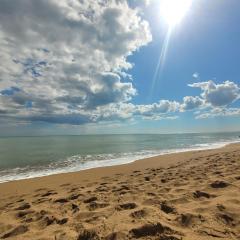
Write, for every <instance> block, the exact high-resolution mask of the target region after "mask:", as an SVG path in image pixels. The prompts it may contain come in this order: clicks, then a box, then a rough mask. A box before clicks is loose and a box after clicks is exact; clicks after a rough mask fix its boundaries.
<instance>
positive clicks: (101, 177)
mask: <svg viewBox="0 0 240 240" xmlns="http://www.w3.org/2000/svg"><path fill="white" fill-rule="evenodd" d="M0 193H1V195H0V239H18V240H21V239H31V240H35V239H37V240H47V239H52V240H90V239H92V240H98V239H106V240H118V239H148V240H150V239H159V240H177V239H186V240H192V239H196V240H211V239H229V240H230V239H240V145H239V144H234V145H229V146H227V147H224V148H221V149H216V150H207V151H195V152H187V153H178V154H170V155H165V156H159V157H155V158H150V159H145V160H140V161H137V162H134V163H132V164H126V165H121V166H115V167H106V168H99V169H92V170H87V171H81V172H78V173H69V174H59V175H54V176H49V177H43V178H36V179H30V180H22V181H14V182H10V183H3V184H0Z"/></svg>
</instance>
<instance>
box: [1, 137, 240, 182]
mask: <svg viewBox="0 0 240 240" xmlns="http://www.w3.org/2000/svg"><path fill="white" fill-rule="evenodd" d="M239 142H240V141H239V140H231V141H221V142H214V143H197V144H194V145H192V146H185V147H182V148H170V149H163V150H142V151H138V152H125V153H109V154H93V155H92V154H89V155H81V154H79V155H74V156H69V157H67V158H66V159H62V160H60V161H57V162H52V163H51V164H48V165H45V166H26V167H18V168H13V169H5V170H0V183H3V182H9V181H14V180H21V179H29V178H36V177H43V176H49V175H54V174H60V173H69V172H77V171H81V170H86V169H92V168H98V167H106V166H115V165H122V164H128V163H131V162H134V161H137V160H141V159H145V158H149V157H155V156H159V155H165V154H171V153H178V152H188V151H195V150H207V149H217V148H221V147H224V146H225V145H227V144H230V143H239Z"/></svg>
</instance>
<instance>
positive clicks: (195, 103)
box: [181, 96, 204, 112]
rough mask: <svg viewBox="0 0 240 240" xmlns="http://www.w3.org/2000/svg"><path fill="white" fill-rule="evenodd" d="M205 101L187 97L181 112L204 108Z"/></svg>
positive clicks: (184, 99)
mask: <svg viewBox="0 0 240 240" xmlns="http://www.w3.org/2000/svg"><path fill="white" fill-rule="evenodd" d="M203 104H204V100H203V99H201V98H200V97H198V96H196V97H192V96H186V97H184V98H183V103H182V104H181V111H183V112H184V111H188V110H193V109H196V108H199V107H201V106H203Z"/></svg>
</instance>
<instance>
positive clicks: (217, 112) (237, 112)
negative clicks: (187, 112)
mask: <svg viewBox="0 0 240 240" xmlns="http://www.w3.org/2000/svg"><path fill="white" fill-rule="evenodd" d="M230 116H240V108H214V109H211V110H210V111H208V112H198V113H197V114H196V119H205V118H214V117H230Z"/></svg>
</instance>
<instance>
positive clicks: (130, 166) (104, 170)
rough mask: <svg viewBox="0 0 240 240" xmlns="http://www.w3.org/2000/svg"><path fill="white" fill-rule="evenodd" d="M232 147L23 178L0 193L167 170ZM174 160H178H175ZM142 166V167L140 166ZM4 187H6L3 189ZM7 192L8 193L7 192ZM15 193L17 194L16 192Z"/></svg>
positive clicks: (2, 186) (159, 156)
mask: <svg viewBox="0 0 240 240" xmlns="http://www.w3.org/2000/svg"><path fill="white" fill-rule="evenodd" d="M234 146H240V143H238V142H237V143H226V144H225V145H224V146H221V147H217V148H210V149H204V150H201V149H200V150H186V151H180V152H174V153H166V154H162V155H157V156H153V157H147V158H143V159H138V160H134V161H131V162H129V163H123V164H119V165H111V166H102V167H95V168H90V169H83V170H79V171H74V172H63V173H56V174H51V175H46V176H39V177H31V178H25V179H18V180H12V181H7V182H0V192H2V191H4V190H6V187H7V188H8V186H9V187H10V188H12V187H14V186H17V188H19V189H20V190H22V188H21V187H20V186H21V183H22V184H30V185H32V186H33V187H34V185H35V184H36V185H40V186H43V185H45V182H49V181H51V182H53V183H57V182H58V181H60V182H63V183H64V182H65V181H66V182H67V181H72V180H73V177H76V178H77V179H78V180H80V181H83V182H93V180H97V179H100V178H101V177H105V176H110V175H113V174H118V173H119V174H121V173H123V172H129V171H131V170H134V168H136V170H138V169H145V168H146V167H148V168H150V167H155V166H156V165H157V166H158V167H163V168H167V167H169V166H171V165H175V164H178V163H181V162H182V161H184V159H189V158H191V157H193V156H194V155H195V154H196V155H202V154H203V155H206V154H209V153H210V152H213V153H215V152H218V150H220V152H222V151H224V149H226V148H227V149H228V148H231V147H234ZM176 158H177V159H178V160H176ZM141 165H142V166H141ZM88 176H90V177H91V179H89V178H88ZM5 186H6V187H5ZM7 192H8V191H7ZM15 192H19V191H18V190H16V191H15Z"/></svg>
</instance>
